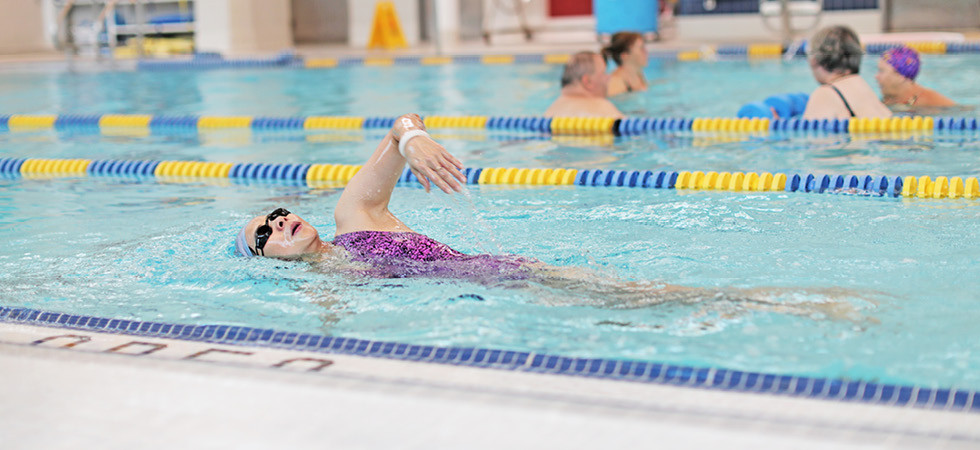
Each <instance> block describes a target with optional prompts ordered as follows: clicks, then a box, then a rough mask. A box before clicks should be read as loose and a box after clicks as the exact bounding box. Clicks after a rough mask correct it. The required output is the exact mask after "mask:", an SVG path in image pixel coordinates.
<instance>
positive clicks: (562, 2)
mask: <svg viewBox="0 0 980 450" xmlns="http://www.w3.org/2000/svg"><path fill="white" fill-rule="evenodd" d="M518 1H520V0H518ZM548 15H549V16H551V17H558V16H591V15H592V0H548Z"/></svg>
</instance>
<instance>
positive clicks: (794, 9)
mask: <svg viewBox="0 0 980 450" xmlns="http://www.w3.org/2000/svg"><path fill="white" fill-rule="evenodd" d="M822 13H823V6H822V0H759V14H760V15H762V23H763V24H765V26H766V28H769V29H770V30H772V31H775V32H777V33H779V35H780V37H781V38H782V41H783V45H785V46H787V47H788V48H789V47H792V50H793V52H792V53H790V52H789V51H787V52H786V57H787V58H791V57H792V56H793V55H795V54H796V50H798V49H799V47H800V46H802V39H801V38H800V35H802V34H803V33H806V32H808V31H810V30H813V29H814V28H816V27H817V25H819V24H820V18H821V15H822ZM794 17H810V18H812V21H811V22H810V23H809V24H808V26H806V27H803V28H793V18H794ZM774 18H778V19H779V25H778V26H775V25H774V24H773V23H772V19H774Z"/></svg>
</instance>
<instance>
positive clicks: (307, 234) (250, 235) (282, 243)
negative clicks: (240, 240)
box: [245, 214, 320, 258]
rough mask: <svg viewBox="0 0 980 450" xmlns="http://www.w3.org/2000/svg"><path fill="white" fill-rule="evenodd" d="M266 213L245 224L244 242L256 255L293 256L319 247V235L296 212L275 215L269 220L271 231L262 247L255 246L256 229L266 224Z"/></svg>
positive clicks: (313, 251) (310, 251)
mask: <svg viewBox="0 0 980 450" xmlns="http://www.w3.org/2000/svg"><path fill="white" fill-rule="evenodd" d="M268 217H269V216H268V215H262V216H258V217H255V218H254V219H252V220H250V221H248V224H246V225H245V242H246V243H248V246H249V248H251V249H252V251H253V252H256V251H258V253H256V255H260V256H268V257H272V258H295V257H298V256H300V255H304V254H307V253H316V252H317V251H318V250H319V249H320V235H319V234H318V233H317V231H316V229H315V228H313V226H311V225H310V224H309V223H307V222H306V221H305V220H303V219H302V218H300V217H299V216H297V215H296V214H288V215H285V216H279V215H276V217H273V219H272V220H269V221H268V223H269V228H271V229H272V233H271V234H270V235H269V239H268V240H266V241H265V246H264V247H263V248H262V249H257V248H255V239H256V231H257V230H258V229H259V227H261V226H263V225H265V224H266V220H267V219H268Z"/></svg>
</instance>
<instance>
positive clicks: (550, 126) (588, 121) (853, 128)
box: [0, 114, 980, 136]
mask: <svg viewBox="0 0 980 450" xmlns="http://www.w3.org/2000/svg"><path fill="white" fill-rule="evenodd" d="M424 120H425V123H426V126H427V127H428V128H430V129H435V130H439V129H481V130H509V131H528V132H536V133H550V134H553V135H597V134H606V135H614V136H620V135H622V136H629V135H640V134H648V133H656V132H694V133H695V134H699V133H700V134H711V133H741V134H754V135H762V134H766V133H777V132H778V133H828V134H863V133H883V132H917V133H936V132H939V133H952V132H976V131H978V130H980V121H978V118H976V117H931V116H915V117H909V116H905V117H890V118H852V119H801V118H786V119H769V118H760V117H751V118H750V117H743V118H729V117H698V118H678V117H667V118H659V117H657V118H655V117H627V118H623V119H615V118H602V117H555V118H548V117H508V116H497V117H491V116H427V117H425V118H424ZM394 122H395V117H349V116H343V117H340V116H305V117H303V116H300V117H265V116H168V115H157V116H153V115H125V114H102V115H78V114H61V115H43V114H41V115H30V114H13V115H0V131H10V132H17V131H37V130H45V129H54V130H61V131H73V130H90V131H92V132H96V131H98V132H101V133H105V134H113V133H114V132H116V131H119V130H141V131H145V132H150V133H156V134H169V133H186V132H207V131H211V130H226V129H247V130H255V131H260V130H261V131H274V130H284V131H285V130H325V131H326V130H371V129H387V128H390V127H391V125H392V124H394Z"/></svg>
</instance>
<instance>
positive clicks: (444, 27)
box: [433, 0, 459, 48]
mask: <svg viewBox="0 0 980 450" xmlns="http://www.w3.org/2000/svg"><path fill="white" fill-rule="evenodd" d="M433 3H435V9H436V33H439V39H440V40H441V42H442V46H443V48H446V47H452V46H455V45H456V43H458V42H459V1H458V0H434V1H433ZM433 39H435V36H433Z"/></svg>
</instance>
